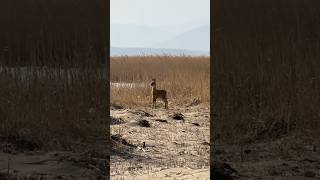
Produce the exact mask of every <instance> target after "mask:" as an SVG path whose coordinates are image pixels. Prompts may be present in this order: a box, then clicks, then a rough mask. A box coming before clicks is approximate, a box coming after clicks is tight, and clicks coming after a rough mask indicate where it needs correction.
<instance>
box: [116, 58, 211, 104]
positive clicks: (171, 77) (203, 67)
mask: <svg viewBox="0 0 320 180" xmlns="http://www.w3.org/2000/svg"><path fill="white" fill-rule="evenodd" d="M209 70H210V60H209V58H208V57H170V56H153V57H148V56H146V57H145V56H142V57H112V58H111V62H110V71H111V72H110V80H111V82H112V83H115V82H119V83H142V86H133V87H116V86H111V89H110V90H111V92H110V93H111V103H119V104H123V105H148V104H150V105H151V102H152V100H151V97H150V95H151V94H150V93H151V86H150V84H151V79H153V78H155V79H157V88H158V89H166V90H167V91H168V98H169V104H170V103H173V104H186V103H188V102H189V103H190V102H191V101H192V100H194V99H199V100H200V101H201V102H203V103H209V101H210V100H209V99H210V97H209V94H210V93H209V92H210V89H209V87H210V71H209Z"/></svg>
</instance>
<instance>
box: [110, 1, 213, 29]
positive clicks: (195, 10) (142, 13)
mask: <svg viewBox="0 0 320 180" xmlns="http://www.w3.org/2000/svg"><path fill="white" fill-rule="evenodd" d="M110 5H111V12H110V13H111V16H110V22H111V23H112V24H115V23H119V24H139V25H148V26H170V25H176V24H182V23H185V22H190V21H194V20H199V19H206V20H209V18H210V0H111V1H110ZM208 23H209V22H208Z"/></svg>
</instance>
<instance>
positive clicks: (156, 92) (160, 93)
mask: <svg viewBox="0 0 320 180" xmlns="http://www.w3.org/2000/svg"><path fill="white" fill-rule="evenodd" d="M151 86H152V90H151V94H152V108H156V101H157V99H158V98H160V99H161V100H162V101H163V102H164V103H165V108H166V109H168V99H167V91H166V90H160V89H157V84H156V79H152V83H151Z"/></svg>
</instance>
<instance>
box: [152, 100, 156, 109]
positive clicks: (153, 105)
mask: <svg viewBox="0 0 320 180" xmlns="http://www.w3.org/2000/svg"><path fill="white" fill-rule="evenodd" d="M156 101H157V100H156V99H153V101H152V108H156Z"/></svg>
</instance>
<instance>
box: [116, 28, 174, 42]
mask: <svg viewBox="0 0 320 180" xmlns="http://www.w3.org/2000/svg"><path fill="white" fill-rule="evenodd" d="M172 37H174V34H173V33H171V32H169V31H166V30H162V29H160V28H155V27H148V26H143V25H135V24H111V28H110V41H111V46H116V47H151V45H152V44H156V43H159V42H162V41H164V40H168V39H171V38H172Z"/></svg>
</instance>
